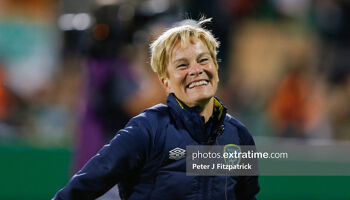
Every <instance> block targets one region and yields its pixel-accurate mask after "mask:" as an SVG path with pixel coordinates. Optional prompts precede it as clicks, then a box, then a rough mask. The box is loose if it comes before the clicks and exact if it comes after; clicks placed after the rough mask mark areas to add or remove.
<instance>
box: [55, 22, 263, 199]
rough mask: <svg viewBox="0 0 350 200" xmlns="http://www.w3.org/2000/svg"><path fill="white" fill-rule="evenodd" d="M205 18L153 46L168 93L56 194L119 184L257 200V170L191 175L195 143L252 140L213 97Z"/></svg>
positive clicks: (211, 44) (165, 193)
mask: <svg viewBox="0 0 350 200" xmlns="http://www.w3.org/2000/svg"><path fill="white" fill-rule="evenodd" d="M208 21H210V20H203V21H200V22H198V23H197V22H194V21H191V23H190V24H188V23H187V24H180V25H178V26H176V27H173V28H171V29H169V30H167V31H166V32H164V33H163V34H162V35H161V36H160V37H159V38H158V39H157V40H155V41H154V42H153V43H152V44H151V50H152V58H151V65H152V69H153V70H154V71H155V72H157V74H158V76H159V79H160V81H161V83H162V85H163V86H164V88H165V89H166V91H167V92H168V93H169V96H168V99H167V105H163V104H158V105H156V106H153V107H151V108H149V109H147V110H145V111H144V112H142V113H141V114H140V115H138V116H136V117H134V118H132V119H131V120H130V121H129V123H128V124H127V125H126V126H125V128H124V129H122V130H120V131H119V132H118V133H117V135H116V136H115V138H114V139H112V140H111V142H110V144H108V145H106V146H104V147H103V148H102V149H101V150H100V151H99V153H98V154H97V155H96V156H95V157H93V158H92V159H91V160H90V161H89V162H88V163H87V164H86V165H85V166H84V167H83V169H81V170H80V171H79V172H78V173H77V174H76V175H74V176H73V178H72V179H71V180H70V182H69V183H68V185H67V186H66V187H65V188H63V189H62V190H60V191H59V192H58V193H57V194H56V196H55V197H54V199H95V198H97V197H98V196H100V195H102V194H103V193H105V192H106V191H107V190H109V189H110V188H111V187H112V186H114V185H115V184H118V186H119V191H120V196H121V198H122V199H129V200H139V199H152V200H161V199H168V200H178V199H181V200H186V199H187V200H189V199H225V200H228V199H230V200H254V199H256V198H255V195H256V194H257V193H258V192H259V184H258V178H257V177H256V176H242V177H233V176H203V177H198V176H188V175H187V174H186V159H185V155H186V147H187V146H189V145H228V144H236V145H254V140H253V138H252V136H251V135H250V133H249V132H248V130H247V129H246V128H245V127H244V125H242V124H241V123H240V122H239V121H238V120H236V119H235V118H233V117H232V116H231V115H229V114H228V113H227V109H226V108H225V107H224V105H223V104H222V103H221V101H220V100H218V99H217V98H216V97H214V95H215V93H216V90H217V87H218V82H219V77H218V64H217V60H216V52H217V51H216V49H217V48H218V46H219V45H218V42H217V41H216V40H215V38H214V37H213V35H212V34H211V33H210V32H209V31H208V30H205V29H203V28H201V27H200V26H201V24H203V23H204V22H208Z"/></svg>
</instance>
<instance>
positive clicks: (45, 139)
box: [0, 0, 350, 200]
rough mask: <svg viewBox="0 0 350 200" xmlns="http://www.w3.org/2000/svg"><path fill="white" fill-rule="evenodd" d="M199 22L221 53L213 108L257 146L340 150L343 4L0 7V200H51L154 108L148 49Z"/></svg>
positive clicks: (135, 1) (323, 187)
mask: <svg viewBox="0 0 350 200" xmlns="http://www.w3.org/2000/svg"><path fill="white" fill-rule="evenodd" d="M202 15H204V16H206V17H212V18H213V20H212V21H213V22H212V23H211V24H208V25H206V28H208V29H210V30H211V31H212V32H213V34H214V35H215V37H217V38H218V39H219V41H220V42H221V46H220V52H219V55H218V58H219V66H220V70H219V72H220V88H219V91H218V97H219V98H221V99H222V101H223V102H224V104H225V105H226V106H227V107H228V109H229V112H230V113H231V114H232V115H233V116H235V117H237V118H238V119H240V120H241V121H242V122H243V123H244V124H245V125H246V126H247V127H248V129H249V130H250V132H251V133H252V135H253V136H254V137H255V138H256V140H257V142H258V141H259V138H265V139H266V138H284V140H288V141H293V142H295V141H296V140H297V141H321V143H322V142H323V143H325V142H326V143H327V142H332V143H335V144H337V143H342V144H344V143H346V144H348V143H349V141H350V106H349V102H350V26H349V25H348V24H349V20H350V3H349V1H346V0H216V1H211V0H128V1H126V0H75V1H69V0H0V158H1V165H0V199H13V200H15V199H49V198H51V197H52V196H53V195H54V194H55V193H56V192H57V191H58V190H59V189H60V188H61V187H63V186H64V185H65V184H66V183H67V181H68V180H69V178H70V177H71V176H72V174H73V173H74V172H76V171H77V170H78V169H80V168H81V167H82V166H83V165H84V164H85V162H86V161H87V160H88V159H89V158H90V157H91V156H93V155H94V154H95V153H96V152H97V151H98V150H99V149H100V148H101V147H102V145H103V144H105V143H106V142H108V141H109V140H110V139H111V138H112V137H113V135H114V134H115V133H116V131H117V130H119V129H120V128H122V127H123V126H124V125H125V123H126V122H127V121H128V119H129V118H130V117H132V116H134V115H136V114H138V113H139V112H141V111H142V110H143V109H145V108H147V107H150V106H152V105H154V104H157V103H160V102H163V103H164V102H165V100H166V94H165V93H164V91H163V89H162V87H161V85H160V84H159V81H158V78H157V75H156V74H155V73H154V72H153V71H152V70H151V68H150V64H149V57H150V54H149V49H148V47H149V44H150V42H151V41H153V40H154V39H155V38H156V37H157V35H159V34H160V33H161V32H162V31H164V29H165V28H167V27H170V26H171V25H172V24H173V23H174V22H177V21H179V20H183V19H186V18H193V19H199V18H200V16H202ZM349 153H350V152H349ZM349 181H350V177H349V176H347V177H346V176H344V177H342V176H335V177H332V176H324V177H322V176H321V177H318V176H310V177H308V176H300V177H291V176H285V177H278V176H270V177H269V176H263V177H261V178H260V183H261V187H262V190H261V192H260V194H259V196H258V197H259V198H260V199H350V191H349V190H348V187H347V185H348V183H349ZM102 199H103V198H102ZM105 199H108V198H107V197H106V198H105Z"/></svg>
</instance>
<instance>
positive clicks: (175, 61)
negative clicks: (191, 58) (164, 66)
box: [173, 58, 187, 63]
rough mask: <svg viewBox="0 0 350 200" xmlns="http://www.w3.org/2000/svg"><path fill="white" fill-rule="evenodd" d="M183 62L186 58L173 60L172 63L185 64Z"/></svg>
mask: <svg viewBox="0 0 350 200" xmlns="http://www.w3.org/2000/svg"><path fill="white" fill-rule="evenodd" d="M185 61H187V59H186V58H179V59H176V60H174V61H173V63H178V62H185Z"/></svg>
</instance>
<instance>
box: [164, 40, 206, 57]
mask: <svg viewBox="0 0 350 200" xmlns="http://www.w3.org/2000/svg"><path fill="white" fill-rule="evenodd" d="M192 47H194V48H195V49H196V50H198V53H203V52H209V50H208V47H207V46H206V44H205V43H204V42H203V41H202V40H201V39H198V38H195V37H190V38H188V39H187V40H184V41H181V40H179V41H177V43H176V44H175V45H174V47H173V48H172V50H171V54H170V61H172V60H176V59H178V57H179V56H181V57H182V56H183V55H182V54H184V53H186V52H188V51H189V48H192Z"/></svg>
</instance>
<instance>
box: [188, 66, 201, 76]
mask: <svg viewBox="0 0 350 200" xmlns="http://www.w3.org/2000/svg"><path fill="white" fill-rule="evenodd" d="M202 73H203V68H202V66H201V65H200V64H198V63H193V64H191V66H190V70H189V74H190V75H191V76H196V75H200V74H202Z"/></svg>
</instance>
